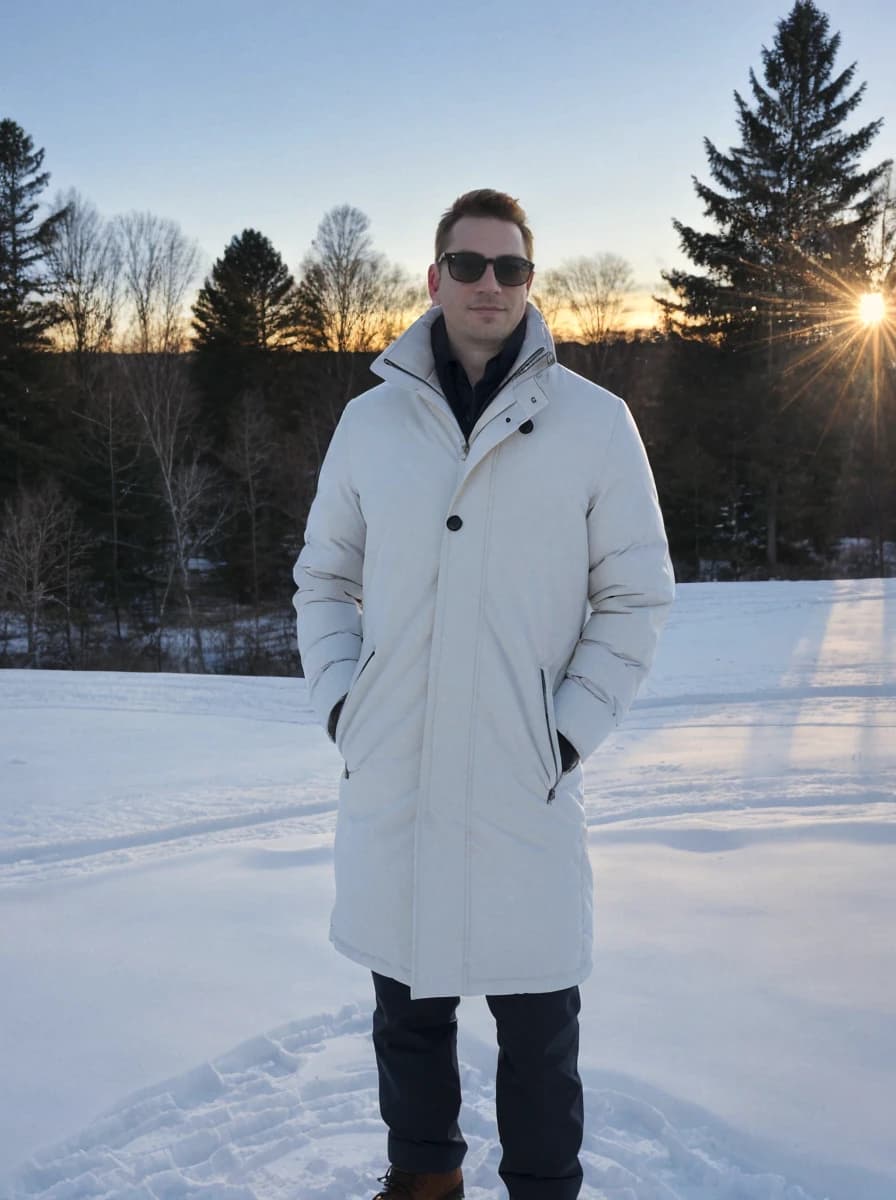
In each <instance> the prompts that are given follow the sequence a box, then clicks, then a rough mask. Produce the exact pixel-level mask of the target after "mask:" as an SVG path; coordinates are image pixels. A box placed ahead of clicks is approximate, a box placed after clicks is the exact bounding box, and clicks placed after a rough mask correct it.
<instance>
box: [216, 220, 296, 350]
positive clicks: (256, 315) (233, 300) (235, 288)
mask: <svg viewBox="0 0 896 1200" xmlns="http://www.w3.org/2000/svg"><path fill="white" fill-rule="evenodd" d="M295 293H296V285H295V281H294V279H293V277H292V275H291V274H290V273H289V271H288V270H287V267H286V265H285V264H284V262H283V259H282V258H281V257H280V255H279V254H278V253H277V251H276V250H275V249H274V247H273V246H272V245H271V243H270V241H269V240H268V239H267V238H266V237H265V236H264V235H263V234H261V233H258V232H257V231H256V230H254V229H244V230H243V232H242V233H241V234H238V235H236V236H235V237H233V238H231V240H230V243H229V244H228V246H227V248H226V249H225V251H224V253H223V255H222V256H221V258H219V259H218V261H217V262H216V263H215V265H214V266H213V267H212V270H211V274H210V275H209V277H208V278H207V279H206V281H205V284H204V285H203V287H202V289H201V290H200V292H199V296H198V298H197V300H196V303H195V305H194V306H193V328H194V330H195V336H194V343H195V345H196V346H197V348H203V347H207V348H216V349H217V348H222V349H223V348H225V347H226V348H227V349H244V350H271V349H274V348H276V347H283V346H289V345H291V344H292V343H293V341H294V340H295V326H296V315H295Z"/></svg>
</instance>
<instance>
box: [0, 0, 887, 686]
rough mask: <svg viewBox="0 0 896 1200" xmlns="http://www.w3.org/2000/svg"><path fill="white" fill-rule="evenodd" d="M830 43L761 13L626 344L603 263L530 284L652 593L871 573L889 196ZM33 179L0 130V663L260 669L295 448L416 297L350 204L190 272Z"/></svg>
mask: <svg viewBox="0 0 896 1200" xmlns="http://www.w3.org/2000/svg"><path fill="white" fill-rule="evenodd" d="M839 44H840V37H839V34H836V33H832V32H831V30H830V27H829V21H828V18H827V16H825V14H824V13H822V12H821V11H820V10H819V9H818V8H817V7H816V6H815V4H814V3H812V2H811V0H798V2H797V3H795V4H794V5H793V8H792V9H791V11H790V12H789V14H788V15H787V16H786V17H784V18H782V20H781V21H779V22H778V25H777V30H776V36H775V38H774V41H773V43H772V44H771V46H770V47H769V48H768V49H764V50H763V55H762V64H761V70H757V71H756V72H751V73H750V94H749V96H748V97H744V96H742V95H741V94H740V93H735V103H736V106H737V116H738V128H739V135H740V139H741V140H740V144H739V145H738V146H736V147H733V148H731V149H730V150H729V151H728V152H722V151H720V150H719V149H717V148H716V147H715V146H714V145H713V144H712V143H711V142H709V141H708V140H707V142H706V158H707V163H706V171H707V176H708V179H709V181H710V182H702V181H700V180H699V179H695V180H694V186H695V188H696V190H697V193H698V196H699V198H700V200H701V201H702V203H703V206H704V213H705V217H706V221H705V228H703V229H701V230H697V229H693V228H690V227H688V226H686V225H684V224H682V223H681V222H677V221H675V222H674V224H675V227H676V230H677V232H678V235H679V238H680V243H681V248H682V251H683V253H684V255H685V256H686V258H687V259H688V260H689V262H690V264H691V268H690V269H689V270H675V271H669V272H667V273H665V274H664V276H663V280H662V282H661V283H659V282H658V284H657V288H656V290H657V297H656V299H657V305H658V308H659V312H660V317H659V320H658V323H657V327H656V328H654V329H650V330H640V331H633V330H630V329H627V324H628V320H627V309H628V305H629V303H630V297H631V294H632V291H633V277H632V271H631V268H630V266H629V265H628V264H627V263H626V262H625V261H624V260H623V259H621V258H619V257H618V256H616V255H614V254H612V253H610V252H603V253H597V254H593V255H591V256H590V257H589V256H582V257H580V258H577V259H573V260H570V261H567V262H565V263H561V264H560V265H558V266H556V267H552V268H548V269H545V270H540V271H539V272H538V273H537V275H536V280H535V284H534V288H533V296H532V298H533V300H534V302H535V303H536V304H537V305H538V306H539V308H540V309H541V311H542V312H543V313H544V314H545V317H546V318H547V320H548V323H549V325H550V326H551V328H552V330H553V332H554V335H555V338H556V339H557V342H558V356H559V360H560V362H561V363H563V364H565V365H567V366H569V367H571V368H572V369H573V370H575V371H578V372H579V373H580V374H582V375H584V376H585V377H586V378H588V379H591V380H593V381H594V382H596V383H599V384H601V385H602V386H604V387H606V388H608V389H610V390H611V391H613V392H615V393H617V394H618V395H620V396H622V397H624V398H625V400H626V401H627V403H628V404H629V406H630V407H631V409H632V412H633V413H634V416H635V419H636V420H637V422H638V425H639V427H640V430H641V433H642V436H643V438H644V441H645V444H646V446H647V449H648V453H649V455H650V459H651V463H652V465H653V469H654V473H655V476H656V480H657V487H658V490H659V494H660V501H661V504H662V507H663V512H664V515H665V518H666V524H667V529H668V533H669V539H670V544H671V547H672V554H673V559H674V563H675V567H676V572H677V576H678V578H679V580H682V581H690V580H709V579H714V580H715V579H718V580H726V579H760V578H763V579H768V578H829V577H835V576H843V575H878V576H883V575H887V574H892V573H894V571H896V194H894V188H893V184H892V170H891V162H890V160H888V159H885V160H881V161H879V162H877V163H875V164H874V165H870V166H869V165H868V153H869V151H870V149H871V148H872V146H873V144H874V143H875V140H876V139H877V137H878V135H879V133H880V129H881V122H880V121H874V120H872V121H871V122H868V123H865V124H862V123H861V122H859V121H858V120H856V119H854V114H855V111H856V110H857V109H858V107H859V105H860V103H861V100H862V93H863V91H864V85H857V84H856V83H855V80H854V75H855V66H846V67H842V66H841V67H838V66H837V65H836V57H837V53H838V50H839ZM683 169H687V167H686V166H684V167H683ZM49 178H50V177H49V172H48V171H47V170H45V169H44V152H43V150H41V149H37V148H35V146H34V143H33V140H32V138H31V137H30V136H29V134H28V133H27V132H26V131H25V130H24V129H23V128H22V127H21V126H20V125H18V124H17V123H16V122H15V121H14V120H13V119H11V118H6V119H2V120H0V666H54V667H77V668H104V669H123V670H142V669H146V670H190V671H230V672H240V673H248V674H253V673H265V674H278V673H292V672H293V671H294V670H295V669H296V650H295V637H294V631H293V620H292V609H291V603H290V601H291V595H292V583H291V575H290V571H291V567H292V563H293V562H294V560H295V557H296V555H297V553H298V551H299V549H300V547H301V544H302V536H303V529H304V524H305V518H306V516H307V512H308V508H309V505H310V503H311V500H312V497H313V495H314V491H315V487H316V481H317V475H318V471H319V468H320V464H321V461H322V459H323V455H324V453H325V451H326V448H327V445H328V442H329V439H330V436H331V434H332V431H333V429H334V427H335V425H336V422H337V421H338V419H339V416H340V414H341V412H342V409H343V408H344V406H345V404H346V403H347V402H348V400H349V399H350V398H351V397H352V396H355V395H357V394H358V393H360V392H362V391H364V390H366V389H367V388H369V387H372V386H374V385H375V384H376V383H377V380H376V378H375V377H374V376H373V375H371V373H370V372H369V370H368V368H369V364H370V362H371V361H372V359H373V357H374V356H375V354H376V353H377V352H378V351H379V350H380V349H382V348H383V347H384V346H385V345H387V344H388V343H389V342H390V341H391V340H392V339H393V338H394V337H395V336H396V335H397V334H398V333H399V332H400V331H401V330H402V329H403V328H405V327H406V326H407V324H409V323H410V321H411V320H412V319H413V318H414V317H416V316H417V315H418V314H419V313H420V312H422V311H424V309H425V307H426V306H427V303H428V301H427V297H426V294H425V291H424V289H423V287H422V285H421V284H418V283H416V282H415V281H412V280H411V279H410V278H409V277H408V276H407V274H406V273H405V272H404V271H403V270H402V269H401V268H399V267H397V266H395V265H394V264H391V263H390V262H389V261H388V260H387V259H386V258H385V256H384V255H382V254H381V253H379V252H378V251H377V250H376V248H375V246H374V243H373V240H372V237H371V234H370V229H369V222H368V219H367V217H366V216H365V215H364V213H363V212H362V211H361V210H360V209H358V208H355V207H352V206H350V205H343V206H340V207H338V208H335V209H332V210H331V211H329V212H327V213H326V214H325V215H324V216H323V218H322V220H321V223H320V226H319V228H318V231H317V235H316V237H315V238H314V240H313V242H312V244H311V246H310V247H309V249H308V251H307V253H306V254H305V256H304V257H303V259H302V261H301V263H300V264H298V266H297V269H296V271H295V272H294V273H293V272H292V271H291V270H290V269H289V268H288V266H287V265H286V264H285V263H284V261H283V259H282V258H281V256H280V254H279V253H278V252H277V250H276V249H275V247H274V246H273V245H272V244H271V242H270V241H269V239H268V238H266V237H265V236H264V234H263V233H261V232H259V231H258V230H254V229H244V230H242V231H241V232H239V233H237V234H235V235H234V236H233V237H232V239H231V240H230V242H229V243H228V244H227V246H226V247H224V249H223V251H222V253H221V256H220V257H219V258H218V259H217V261H216V262H215V263H214V265H213V267H212V268H211V270H210V271H209V273H208V275H207V276H206V278H205V279H204V280H202V281H200V279H199V278H198V262H199V255H198V250H197V247H196V246H195V244H193V243H191V242H190V241H189V239H188V238H187V237H186V236H185V235H184V234H183V233H182V231H181V230H180V228H179V227H178V226H177V224H176V223H175V222H173V221H170V220H165V219H162V218H159V217H157V216H154V215H153V214H150V213H131V214H128V215H126V216H123V217H117V218H111V219H109V218H105V217H103V216H102V215H101V214H100V213H99V212H98V211H97V210H96V209H95V207H94V206H93V205H92V204H91V203H90V202H89V201H87V200H85V199H84V198H83V197H82V196H80V195H79V194H78V193H77V192H74V191H71V192H68V193H65V194H57V195H56V196H55V198H54V199H53V200H52V201H50V200H47V199H46V195H45V194H46V190H47V188H48V184H49ZM48 209H49V215H45V214H46V213H47V210H48ZM536 234H537V230H536ZM421 278H422V271H421ZM197 284H201V286H199V288H198V292H197V290H196V289H197ZM191 301H192V303H191Z"/></svg>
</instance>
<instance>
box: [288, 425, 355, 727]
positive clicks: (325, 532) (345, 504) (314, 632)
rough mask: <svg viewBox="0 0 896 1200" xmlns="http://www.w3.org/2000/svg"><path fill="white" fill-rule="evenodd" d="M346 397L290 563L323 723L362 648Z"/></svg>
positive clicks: (302, 641)
mask: <svg viewBox="0 0 896 1200" xmlns="http://www.w3.org/2000/svg"><path fill="white" fill-rule="evenodd" d="M350 409H351V404H349V405H347V406H346V409H345V411H344V412H343V414H342V417H341V418H340V420H339V424H338V425H337V426H336V430H335V432H334V433H333V437H332V439H331V441H330V445H329V447H328V449H327V453H326V455H325V457H324V461H323V464H322V465H321V469H320V475H319V477H318V484H317V493H316V495H315V497H314V501H313V503H312V505H311V509H310V511H309V513H308V520H307V523H306V525H305V544H304V546H303V547H302V550H301V553H300V554H299V557H298V560H297V561H296V564H295V567H294V569H293V578H294V580H295V583H296V592H295V595H294V597H293V604H294V606H295V610H296V628H297V633H298V643H299V654H300V655H301V659H302V668H303V670H304V673H305V678H306V680H307V684H308V694H309V697H310V700H311V706H312V708H313V709H314V712H315V715H316V716H317V719H318V721H320V723H321V725H323V727H324V728H325V729H326V728H327V723H328V720H329V716H330V713H331V711H332V709H333V706H334V705H335V704H336V703H337V702H338V701H339V700H341V699H342V698H343V697H344V696H345V695H346V693H347V692H348V690H349V684H350V683H351V679H352V676H353V674H354V671H355V667H356V666H357V662H358V658H359V656H360V653H361V632H362V630H361V605H362V576H363V568H364V544H365V540H366V532H367V529H366V524H365V521H364V516H363V513H362V512H361V505H360V501H359V497H358V493H357V492H356V491H355V488H354V485H353V481H352V463H351V432H350V425H351V414H350V411H349V410H350Z"/></svg>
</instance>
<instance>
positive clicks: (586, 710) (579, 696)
mask: <svg viewBox="0 0 896 1200" xmlns="http://www.w3.org/2000/svg"><path fill="white" fill-rule="evenodd" d="M554 717H555V720H556V724H557V729H558V730H559V729H562V730H563V736H564V737H565V738H566V739H567V740H568V741H570V742H571V743H572V744H573V746H575V748H576V750H577V751H578V754H579V757H580V758H581V759H582V761H583V762H584V760H585V759H586V758H588V756H589V755H591V754H593V753H594V751H595V750H596V749H597V748H598V746H599V745H600V744H601V742H602V741H603V740H604V739H605V738H606V737H607V736H608V735H609V734H610V733H612V731H613V730H614V729H615V728H616V725H617V724H618V722H617V720H616V714H615V711H614V708H613V705H611V703H610V702H609V701H608V700H602V699H600V698H599V697H598V696H595V695H594V694H593V693H592V692H591V691H589V690H588V689H587V688H585V687H583V685H582V684H580V683H577V682H576V680H575V679H571V678H570V677H569V676H568V675H567V676H566V678H565V679H564V680H563V682H562V683H561V684H560V687H559V688H558V689H557V691H556V692H555V694H554Z"/></svg>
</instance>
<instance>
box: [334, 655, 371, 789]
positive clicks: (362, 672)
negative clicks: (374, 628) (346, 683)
mask: <svg viewBox="0 0 896 1200" xmlns="http://www.w3.org/2000/svg"><path fill="white" fill-rule="evenodd" d="M374 654H376V649H375V648H374V649H373V650H371V651H370V653H369V654H368V655H367V657H366V658H365V659H364V664H363V666H362V667H361V670H360V671H359V672H358V674H357V675H356V676H355V682H354V683H353V684H352V688H356V687H357V686H358V680H359V679H360V678H361V676H362V675H363V674H364V672H365V671H366V670H367V666H368V664H369V663H370V660H371V659H372V658H373V656H374ZM347 699H348V696H346V700H347ZM350 774H351V772H350V771H349V769H348V763H346V764H345V770H344V771H343V772H342V777H343V779H348V778H349V775H350Z"/></svg>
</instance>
